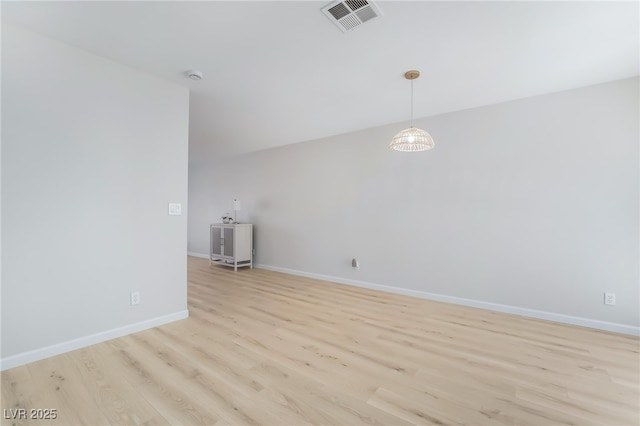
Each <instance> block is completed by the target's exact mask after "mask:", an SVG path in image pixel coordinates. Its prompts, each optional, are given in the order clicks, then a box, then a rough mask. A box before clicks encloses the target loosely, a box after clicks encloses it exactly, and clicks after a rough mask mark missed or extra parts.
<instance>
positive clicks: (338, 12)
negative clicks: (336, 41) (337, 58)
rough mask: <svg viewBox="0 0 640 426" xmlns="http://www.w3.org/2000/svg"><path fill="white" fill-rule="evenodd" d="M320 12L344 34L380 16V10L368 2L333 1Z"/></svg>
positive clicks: (361, 0)
mask: <svg viewBox="0 0 640 426" xmlns="http://www.w3.org/2000/svg"><path fill="white" fill-rule="evenodd" d="M322 12H324V14H325V15H326V16H327V17H328V18H329V20H330V21H331V22H333V23H334V24H336V26H337V27H338V28H340V29H341V30H342V32H345V33H346V32H348V31H351V30H353V29H354V28H356V27H358V26H360V25H362V24H364V23H365V22H368V21H371V20H373V19H375V18H377V17H379V16H380V15H381V13H380V9H379V8H378V7H377V6H376V5H375V4H373V3H372V2H370V1H368V0H344V1H341V0H339V1H334V2H333V3H331V4H328V5H326V6H325V7H323V8H322Z"/></svg>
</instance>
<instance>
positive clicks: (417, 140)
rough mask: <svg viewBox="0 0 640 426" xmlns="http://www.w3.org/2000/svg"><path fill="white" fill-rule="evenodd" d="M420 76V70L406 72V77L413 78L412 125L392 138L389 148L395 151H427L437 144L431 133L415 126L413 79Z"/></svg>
mask: <svg viewBox="0 0 640 426" xmlns="http://www.w3.org/2000/svg"><path fill="white" fill-rule="evenodd" d="M418 77H420V71H418V70H411V71H407V72H406V73H404V78H406V79H407V80H411V127H409V128H408V129H404V130H403V131H401V132H399V133H398V134H396V135H395V136H394V137H393V139H391V143H390V144H389V148H391V149H393V150H394V151H402V152H417V151H426V150H428V149H431V148H433V147H434V146H435V145H436V144H435V142H433V138H432V137H431V135H430V134H429V133H427V132H425V131H424V130H422V129H418V128H416V127H413V80H415V79H416V78H418Z"/></svg>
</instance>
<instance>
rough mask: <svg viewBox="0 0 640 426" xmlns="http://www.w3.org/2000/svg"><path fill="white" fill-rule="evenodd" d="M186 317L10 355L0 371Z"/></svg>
mask: <svg viewBox="0 0 640 426" xmlns="http://www.w3.org/2000/svg"><path fill="white" fill-rule="evenodd" d="M188 317H189V311H188V310H187V309H185V310H184V311H178V312H175V313H173V314H168V315H163V316H161V317H157V318H152V319H149V320H145V321H140V322H137V323H134V324H129V325H126V326H124V327H120V328H115V329H113V330H107V331H103V332H100V333H96V334H92V335H90V336H85V337H80V338H77V339H73V340H69V341H66V342H62V343H56V344H55V345H51V346H47V347H44V348H40V349H34V350H32V351H28V352H23V353H21V354H17V355H12V356H9V357H6V358H3V359H2V360H0V371H4V370H8V369H10V368H14V367H18V366H20V365H24V364H28V363H30V362H35V361H40V360H41V359H45V358H49V357H52V356H55V355H60V354H63V353H65V352H70V351H73V350H76V349H81V348H85V347H87V346H91V345H95V344H96V343H102V342H106V341H107V340H111V339H115V338H117V337H122V336H126V335H128V334H132V333H137V332H138V331H143V330H147V329H149V328H153V327H158V326H160V325H163V324H168V323H170V322H173V321H177V320H181V319H185V318H188Z"/></svg>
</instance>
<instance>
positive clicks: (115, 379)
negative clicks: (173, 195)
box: [1, 258, 640, 425]
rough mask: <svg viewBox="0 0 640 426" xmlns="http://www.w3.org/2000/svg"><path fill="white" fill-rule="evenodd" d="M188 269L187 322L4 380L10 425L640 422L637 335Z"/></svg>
mask: <svg viewBox="0 0 640 426" xmlns="http://www.w3.org/2000/svg"><path fill="white" fill-rule="evenodd" d="M188 262H189V311H190V317H189V318H188V319H185V320H182V321H178V322H175V323H171V324H168V325H165V326H162V327H158V328H155V329H152V330H147V331H144V332H140V333H136V334H133V335H130V336H126V337H123V338H119V339H115V340H111V341H109V342H105V343H101V344H97V345H94V346H91V347H88V348H85V349H80V350H77V351H74V352H70V353H67V354H63V355H60V356H56V357H52V358H49V359H46V360H43V361H39V362H35V363H32V364H28V365H25V366H21V367H17V368H13V369H11V370H7V371H5V372H3V373H1V376H2V400H1V406H2V410H3V413H2V414H3V416H2V417H3V418H2V425H18V424H20V425H21V424H36V425H45V424H46V425H156V424H157V425H200V424H203V425H213V424H216V425H304V424H323V425H324V424H326V425H359V424H380V425H404V424H437V425H442V424H463V425H485V424H486V425H488V424H493V425H502V424H507V425H510V424H518V425H555V424H572V425H638V424H640V403H639V400H640V389H639V387H640V372H639V368H640V364H639V360H640V358H639V346H640V341H639V339H638V338H635V337H630V336H625V335H618V334H614V333H608V332H602V331H596V330H590V329H585V328H580V327H574V326H567V325H561V324H555V323H551V322H545V321H540V320H533V319H527V318H522V317H518V316H513V315H507V314H501V313H495V312H490V311H485V310H480V309H473V308H468V307H461V306H455V305H448V304H444V303H438V302H432V301H427V300H422V299H415V298H410V297H406V296H400V295H394V294H388V293H380V292H376V291H371V290H366V289H360V288H354V287H349V286H344V285H339V284H334V283H329V282H324V281H318V280H313V279H308V278H302V277H295V276H289V275H285V274H281V273H277V272H271V271H265V270H259V269H252V270H249V269H243V270H239V271H238V272H233V271H232V270H229V269H227V268H224V267H221V266H213V267H209V264H208V261H207V260H205V259H198V258H189V261H188ZM19 408H24V409H26V410H27V417H29V410H30V409H38V408H40V409H56V415H57V418H56V419H51V420H35V419H28V418H27V419H7V418H5V417H11V413H12V412H14V411H10V410H16V409H19Z"/></svg>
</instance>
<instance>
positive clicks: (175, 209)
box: [169, 203, 182, 216]
mask: <svg viewBox="0 0 640 426" xmlns="http://www.w3.org/2000/svg"><path fill="white" fill-rule="evenodd" d="M181 214H182V204H180V203H169V216H180V215H181Z"/></svg>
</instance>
